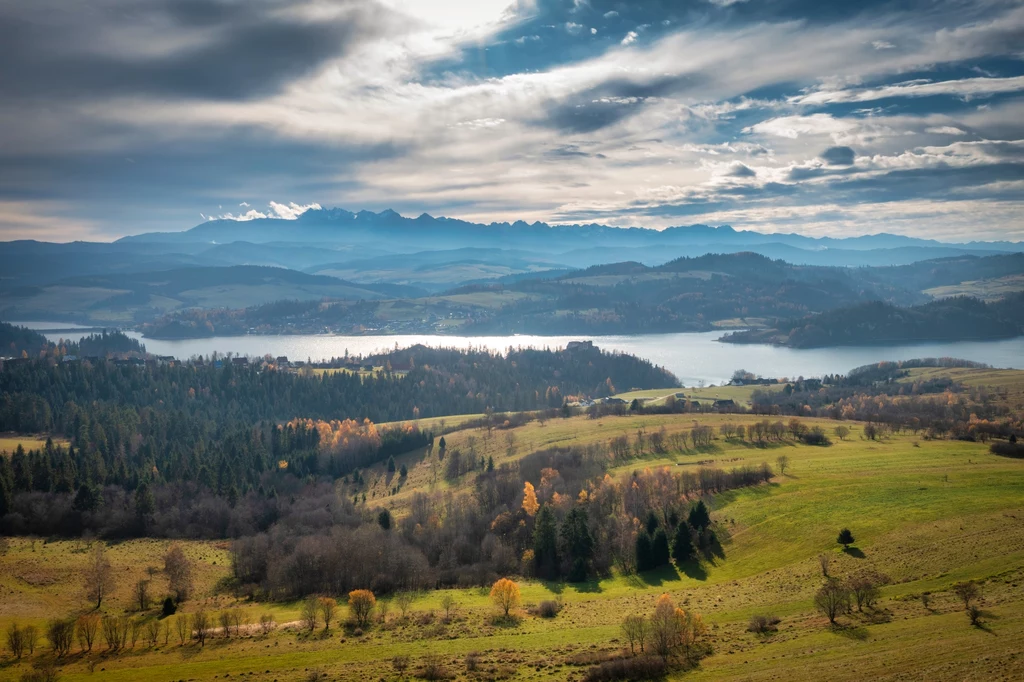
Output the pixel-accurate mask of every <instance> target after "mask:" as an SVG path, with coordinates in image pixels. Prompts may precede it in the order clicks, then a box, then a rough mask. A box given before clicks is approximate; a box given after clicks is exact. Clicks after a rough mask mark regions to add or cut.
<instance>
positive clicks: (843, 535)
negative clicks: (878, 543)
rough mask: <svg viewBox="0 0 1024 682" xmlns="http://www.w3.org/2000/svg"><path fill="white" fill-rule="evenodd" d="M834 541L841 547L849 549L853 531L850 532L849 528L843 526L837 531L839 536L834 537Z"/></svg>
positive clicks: (852, 540) (852, 541)
mask: <svg viewBox="0 0 1024 682" xmlns="http://www.w3.org/2000/svg"><path fill="white" fill-rule="evenodd" d="M836 542H838V543H839V544H840V545H842V546H843V549H849V547H850V545H852V544H853V543H854V542H855V541H854V539H853V533H851V532H850V529H849V528H844V529H842V530H841V531H839V537H837V538H836Z"/></svg>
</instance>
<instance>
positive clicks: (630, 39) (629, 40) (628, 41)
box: [622, 31, 639, 45]
mask: <svg viewBox="0 0 1024 682" xmlns="http://www.w3.org/2000/svg"><path fill="white" fill-rule="evenodd" d="M638 37H639V36H637V33H636V31H630V32H629V33H627V34H626V37H625V38H623V39H622V44H623V45H632V44H633V43H635V42H636V39H637V38H638Z"/></svg>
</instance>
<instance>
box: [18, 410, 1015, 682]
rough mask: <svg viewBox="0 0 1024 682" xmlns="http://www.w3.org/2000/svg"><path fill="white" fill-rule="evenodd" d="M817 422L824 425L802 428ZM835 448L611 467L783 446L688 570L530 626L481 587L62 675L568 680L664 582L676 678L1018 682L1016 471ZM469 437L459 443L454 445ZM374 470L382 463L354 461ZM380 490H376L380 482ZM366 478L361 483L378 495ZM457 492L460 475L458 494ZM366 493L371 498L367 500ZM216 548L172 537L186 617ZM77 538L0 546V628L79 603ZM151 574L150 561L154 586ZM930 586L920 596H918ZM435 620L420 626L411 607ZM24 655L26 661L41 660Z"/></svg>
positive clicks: (589, 437) (543, 588)
mask: <svg viewBox="0 0 1024 682" xmlns="http://www.w3.org/2000/svg"><path fill="white" fill-rule="evenodd" d="M753 420H754V417H748V416H734V415H691V414H684V415H664V416H647V417H638V416H628V417H605V418H602V419H599V420H590V419H586V418H584V417H577V418H572V419H566V420H562V419H558V420H552V421H548V422H546V423H539V422H532V423H530V424H527V425H524V426H522V427H520V428H517V429H514V430H512V432H513V433H514V434H515V438H514V443H513V444H512V446H511V448H510V446H509V444H508V442H507V440H506V438H505V436H504V434H505V433H506V432H501V431H497V432H495V433H494V434H492V435H491V436H486V435H485V434H486V431H485V430H483V429H476V430H469V431H459V432H456V433H452V434H449V435H448V436H447V440H448V443H449V448H453V447H460V448H463V449H464V450H465V449H467V448H469V447H470V445H472V446H473V447H474V448H475V450H476V451H477V452H478V453H480V454H484V455H487V456H492V457H494V458H495V460H496V462H497V463H499V464H500V463H501V462H505V461H511V460H513V459H516V458H518V457H521V456H523V455H524V454H527V453H529V452H532V451H534V450H537V449H540V448H543V447H548V446H551V445H556V444H568V443H586V442H594V443H601V442H605V441H607V440H608V439H609V438H611V437H613V436H615V435H618V434H621V433H630V432H633V431H635V430H636V429H637V428H640V427H643V428H645V429H647V430H648V431H652V430H655V429H660V428H661V427H664V428H665V429H666V431H667V432H669V433H671V432H672V431H674V430H685V429H689V428H692V426H693V425H694V423H695V422H697V423H701V424H711V425H714V426H718V425H720V424H721V423H723V422H725V421H731V422H734V423H744V422H750V421H753ZM806 421H807V423H808V424H814V423H817V424H821V425H823V426H824V427H826V429H827V430H829V431H830V430H831V427H832V426H834V423H831V422H827V421H824V420H806ZM851 426H852V427H853V433H852V434H851V435H850V436H849V437H848V438H847V439H846V440H845V441H838V440H836V441H835V442H834V444H833V445H832V446H830V447H811V446H804V445H795V444H790V443H786V444H776V445H773V446H770V447H755V446H753V445H751V444H749V443H743V442H738V441H724V440H721V439H716V440H715V441H714V444H713V445H712V446H710V447H706V448H702V449H701V450H700V451H687V452H671V453H666V454H664V455H659V456H649V457H647V458H646V459H644V460H641V461H635V462H629V463H626V464H624V465H623V466H620V467H618V468H615V469H613V470H612V475H617V476H625V475H628V474H629V472H630V471H631V470H633V469H635V468H644V467H656V466H662V465H664V466H672V467H676V466H695V464H696V462H698V461H700V462H705V463H707V462H713V463H714V464H715V465H716V466H720V467H722V468H729V467H731V466H737V465H740V464H742V463H754V464H757V463H760V462H762V461H768V462H770V463H773V465H774V462H775V459H776V458H777V457H778V456H779V455H780V454H785V455H787V456H788V457H789V460H790V467H789V469H788V470H787V473H786V475H785V476H778V475H777V476H776V477H775V478H774V479H773V481H772V482H771V483H769V484H767V485H762V486H758V487H755V488H747V489H741V490H736V491H732V492H729V493H724V494H720V495H717V496H715V497H714V498H713V500H712V504H711V506H712V509H713V518H714V519H715V521H716V522H717V525H718V528H719V535H720V537H721V538H722V539H723V550H724V556H720V557H716V558H714V559H713V560H709V561H705V562H704V563H703V564H702V565H701V568H700V570H699V571H690V572H689V574H680V573H677V572H676V571H675V570H674V569H671V570H669V569H662V570H660V571H658V572H654V573H652V574H643V575H639V576H625V575H616V576H613V577H611V578H608V579H605V580H601V581H594V582H590V583H584V584H581V585H577V586H573V585H568V584H547V583H540V582H528V581H524V582H523V597H524V602H526V603H527V604H533V603H537V602H539V601H540V600H542V599H554V598H559V599H561V600H562V601H563V602H564V605H565V607H564V609H563V611H562V612H561V613H560V614H559V615H558V617H557V618H554V619H552V620H545V619H541V618H537V617H534V616H530V615H524V617H523V619H522V621H521V622H520V624H519V625H518V627H504V626H501V627H499V626H495V625H493V624H491V619H490V617H491V614H492V608H491V607H490V605H489V603H488V599H487V592H486V590H482V589H478V588H473V589H467V590H453V591H450V592H434V593H430V594H428V595H420V596H419V597H418V598H417V599H416V601H415V602H414V604H413V607H412V610H413V612H414V616H413V617H410V618H409V619H406V620H405V621H403V620H401V619H399V618H398V616H397V614H396V613H395V612H394V610H392V614H391V619H390V620H389V621H388V622H387V623H386V624H384V625H380V624H377V625H375V626H373V627H372V628H371V629H370V630H368V631H367V632H366V633H364V634H362V635H361V636H357V635H355V634H353V633H352V632H351V631H344V630H340V629H338V628H337V627H335V628H334V629H332V633H331V634H330V635H329V636H324V637H322V638H321V637H319V636H317V637H315V638H312V639H308V638H305V637H300V636H299V634H298V633H297V632H296V631H295V630H294V629H293V628H288V627H285V628H281V629H279V630H278V631H276V632H275V633H273V634H271V635H270V636H269V637H266V638H264V637H262V636H259V635H257V634H255V633H250V634H249V635H247V636H243V637H241V638H237V639H235V638H232V639H226V640H225V639H223V638H220V637H215V638H214V639H213V640H211V641H209V642H207V644H206V646H205V647H204V648H199V647H198V646H196V645H188V646H185V647H182V646H179V645H177V643H176V642H175V641H174V636H173V635H172V637H171V643H170V644H169V645H167V646H164V645H163V644H162V643H161V644H159V645H158V646H156V647H155V648H153V649H150V648H148V647H147V646H146V645H143V644H139V645H137V646H136V647H135V649H133V650H132V651H131V652H128V653H125V654H120V655H108V654H106V653H103V652H102V649H103V647H102V645H101V646H99V647H97V650H94V652H93V653H91V654H77V653H76V654H74V655H72V656H71V657H70V658H69V660H68V661H67V663H66V665H64V677H63V679H66V680H79V679H81V680H85V679H94V678H95V672H96V671H99V672H102V673H103V676H102V679H104V680H135V679H147V680H180V679H189V680H211V679H214V678H217V679H223V678H225V677H228V676H229V675H230V677H231V678H235V677H238V676H243V675H244V676H246V677H251V678H254V679H267V680H272V679H277V680H282V681H283V680H303V679H307V677H308V676H309V672H310V671H311V670H322V671H324V672H325V673H327V674H328V675H329V676H330V677H329V679H344V680H348V679H384V680H392V679H400V678H399V676H398V675H396V674H395V673H394V671H393V669H392V665H391V659H392V658H393V657H395V656H397V655H409V656H411V657H412V668H411V671H414V670H415V668H416V665H417V661H418V660H419V659H420V658H421V657H423V656H425V655H426V654H427V653H439V654H441V655H442V656H443V658H444V660H445V662H446V664H447V667H448V669H449V670H450V671H451V672H452V673H454V674H457V675H458V678H459V679H465V680H473V679H511V680H561V679H581V677H582V673H583V671H584V670H585V667H583V666H580V665H576V664H575V663H577V662H579V661H580V660H581V658H579V656H580V655H581V654H588V655H589V654H594V653H595V652H602V651H603V652H610V651H614V650H617V649H619V648H620V647H621V646H622V645H623V640H622V637H621V633H620V632H619V628H618V625H619V622H620V621H621V619H622V617H623V615H624V614H628V613H632V612H635V611H645V612H646V611H650V610H651V608H652V607H653V604H654V602H655V600H656V599H657V597H658V595H660V594H661V593H663V592H669V593H670V594H671V595H672V596H673V597H674V598H675V599H676V601H677V602H679V603H681V604H684V605H685V606H686V608H689V609H694V610H696V611H698V612H700V613H702V614H703V617H704V619H705V620H706V622H708V624H709V626H710V628H711V629H710V638H711V643H712V645H713V647H714V653H713V655H711V656H710V657H709V658H706V659H705V660H704V661H703V662H702V664H701V666H700V668H699V669H697V670H695V671H691V672H689V673H685V674H679V676H678V678H679V679H694V680H718V679H735V680H770V679H786V680H818V679H850V680H855V679H865V678H867V677H872V678H879V679H917V680H936V679H978V680H982V679H985V680H988V679H1019V678H1021V677H1022V676H1024V656H1022V654H1021V649H1020V644H1019V643H1020V641H1021V639H1022V637H1024V592H1022V590H1021V586H1022V581H1024V522H1022V521H1024V462H1022V461H1020V460H1013V459H1007V458H1001V457H996V456H993V455H991V454H989V453H988V451H987V448H986V447H985V446H984V445H982V444H975V443H967V442H955V441H926V440H923V439H917V438H916V437H914V436H910V435H904V436H894V437H890V438H887V439H884V440H882V441H878V442H875V441H869V440H864V439H863V437H862V431H861V428H860V426H859V425H856V424H852V425H851ZM471 439H473V440H472V441H471ZM425 454H426V453H423V452H418V453H410V454H409V455H406V456H405V457H403V458H400V459H401V461H402V463H406V464H407V465H408V466H409V469H410V475H409V478H408V480H407V481H406V482H405V484H404V485H403V487H402V490H401V492H400V493H399V494H398V495H395V496H389V497H387V498H385V499H386V503H387V505H388V506H390V507H392V508H393V510H394V512H395V513H396V514H398V515H401V514H402V512H403V508H404V507H405V504H406V502H407V501H408V499H409V497H410V496H411V493H412V491H414V490H427V489H430V488H432V487H434V488H438V487H442V488H443V487H445V486H446V484H444V483H443V482H441V480H442V479H441V478H440V477H436V478H434V477H432V476H431V469H432V466H433V465H432V464H431V462H430V458H427V457H425ZM374 475H379V476H380V478H381V479H385V478H386V472H384V471H383V469H380V470H378V471H376V472H367V475H366V479H367V480H368V481H370V480H373V476H374ZM393 484H394V483H391V485H393ZM387 485H388V484H387V483H386V482H385V481H384V480H381V482H380V485H379V487H378V488H373V489H372V490H373V492H374V493H375V494H376V493H379V494H380V495H381V496H384V495H386V492H385V491H386V490H387ZM471 485H472V475H470V476H469V477H467V478H466V479H464V480H462V481H461V482H460V484H459V487H462V488H468V487H469V486H471ZM382 501H384V499H378V500H376V502H382ZM845 526H848V527H850V528H851V529H852V530H853V532H854V534H855V535H856V538H857V542H856V543H855V548H856V549H855V550H854V551H852V552H849V553H844V552H843V551H841V549H840V548H839V547H838V545H836V543H835V536H836V534H837V532H838V529H840V528H842V527H845ZM167 544H168V543H167V542H164V541H155V540H138V541H130V542H124V543H120V544H115V545H112V546H111V549H110V553H111V559H112V561H113V562H114V564H115V567H116V568H117V569H118V590H117V593H116V594H115V596H114V598H113V599H112V600H111V601H110V603H109V606H108V607H105V608H108V609H109V611H111V612H121V611H123V610H124V609H126V608H129V605H130V602H131V595H130V588H131V585H133V584H134V581H135V580H137V579H138V578H139V577H140V576H142V575H144V574H145V572H146V569H147V567H148V566H154V567H156V568H157V569H158V568H159V566H160V556H161V555H162V553H163V551H164V550H165V549H166V546H167ZM226 548H227V544H226V543H205V542H192V543H189V552H190V554H191V555H192V556H193V557H194V558H195V559H196V561H197V565H198V566H199V570H198V574H199V575H198V580H197V586H198V588H199V589H198V594H197V597H196V598H195V599H194V600H193V601H191V602H189V604H188V605H187V607H186V608H187V609H188V610H195V609H197V608H200V607H201V608H205V609H208V610H211V611H212V610H217V609H220V608H225V607H227V606H229V605H232V604H235V603H236V602H235V599H234V598H233V597H230V596H228V595H226V594H219V593H218V592H217V589H216V586H217V583H218V580H219V579H220V578H222V577H224V576H227V575H228V573H229V568H230V565H229V555H228V552H227V551H226ZM87 549H88V548H87V544H86V543H85V542H79V541H60V542H51V543H45V542H43V541H42V540H36V541H32V540H28V539H14V540H12V541H11V543H10V548H9V550H8V551H7V553H6V555H4V556H2V557H0V597H2V598H0V627H6V626H7V624H9V623H10V622H11V621H12V620H15V619H16V620H18V621H19V622H22V623H27V622H35V623H37V624H39V625H42V623H43V621H44V620H45V619H46V618H47V617H51V616H53V615H63V614H64V613H68V612H80V611H83V610H85V609H86V608H87V605H86V604H85V602H84V598H83V597H82V596H81V592H80V583H79V570H78V569H80V567H81V566H82V565H83V562H84V561H85V560H86V558H87V557H88V551H87ZM822 553H826V554H828V555H829V556H830V557H832V559H833V566H832V574H833V575H836V576H839V577H843V576H846V575H849V574H851V573H854V572H857V571H861V570H863V569H866V568H870V569H872V570H876V571H879V572H881V573H884V574H885V575H887V576H888V577H889V578H890V584H889V585H888V586H886V587H884V588H883V590H882V599H881V601H880V603H879V605H878V609H877V610H876V611H869V612H865V613H864V614H858V613H856V612H854V614H853V615H850V616H843V617H842V618H841V619H840V620H841V623H842V624H843V627H842V628H836V629H832V628H829V627H827V621H826V620H825V619H824V617H822V616H820V615H819V614H818V613H817V612H816V611H815V610H814V608H813V606H812V595H813V593H814V591H815V590H816V589H817V587H818V586H819V585H820V583H821V575H820V569H819V566H818V559H817V557H818V555H819V554H822ZM964 579H974V580H978V581H980V582H981V583H982V589H983V592H984V601H983V611H984V613H985V615H984V627H983V628H974V627H971V626H970V625H969V623H968V620H967V618H966V616H965V615H964V613H963V609H962V606H960V605H959V604H958V602H957V601H956V599H955V597H954V596H953V595H952V594H951V593H950V591H949V589H950V586H951V585H952V584H953V583H954V582H956V581H959V580H964ZM162 580H163V578H162V575H161V574H160V572H159V570H157V573H156V574H155V576H154V578H153V581H154V583H153V584H154V585H155V586H157V590H158V591H159V590H160V589H161V587H160V586H162V585H163V583H162V582H161V581H162ZM924 592H928V593H930V601H929V603H928V605H927V607H926V606H925V605H924V604H923V603H922V601H921V599H920V598H919V596H920V594H921V593H924ZM448 593H450V594H453V595H454V596H455V599H456V600H457V602H458V604H459V606H458V610H457V615H456V617H455V618H454V619H453V620H452V622H451V623H447V624H444V623H440V622H439V621H438V620H437V618H436V613H437V612H439V610H440V603H441V598H442V596H443V595H444V594H448ZM240 605H241V607H242V608H244V609H245V610H246V612H247V613H248V614H249V616H250V618H252V619H255V618H256V617H258V615H259V614H260V613H264V612H269V613H273V614H274V616H275V618H276V619H277V621H278V622H279V623H282V624H286V623H290V622H293V621H295V620H296V619H297V618H298V607H297V605H295V604H249V603H245V602H241V603H240ZM429 611H434V612H435V618H433V619H432V620H431V621H430V622H429V623H427V622H426V621H427V620H428V619H427V617H426V616H425V615H424V614H426V613H427V612H429ZM754 613H772V614H775V615H777V616H778V617H780V618H781V619H782V621H781V624H780V627H779V631H778V633H777V634H775V635H773V636H770V637H767V638H762V637H759V636H756V635H753V634H750V633H747V632H746V624H747V621H748V619H749V617H750V616H751V615H752V614H754ZM471 651H478V652H481V666H480V667H481V669H483V670H485V671H491V672H489V673H487V675H490V677H486V676H483V677H482V676H481V673H479V672H475V673H467V672H466V668H465V665H464V663H463V659H464V657H465V655H466V654H467V653H468V652H471ZM47 656H48V653H47V647H46V646H45V645H44V646H41V647H40V651H39V652H38V653H37V655H36V656H35V657H34V658H33V660H34V661H36V662H40V661H44V660H47ZM29 665H30V664H29V663H28V662H21V663H17V664H15V663H11V662H8V663H6V667H3V668H0V677H5V678H7V677H10V678H16V676H17V675H20V674H21V672H23V671H25V670H28V669H29Z"/></svg>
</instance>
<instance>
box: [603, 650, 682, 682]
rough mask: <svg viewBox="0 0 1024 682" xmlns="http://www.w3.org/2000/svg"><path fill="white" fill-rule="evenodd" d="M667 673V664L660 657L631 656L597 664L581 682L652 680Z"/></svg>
mask: <svg viewBox="0 0 1024 682" xmlns="http://www.w3.org/2000/svg"><path fill="white" fill-rule="evenodd" d="M667 672H668V664H667V663H666V661H665V659H664V658H661V657H660V656H633V657H630V658H615V659H612V660H610V661H605V662H604V663H599V664H598V665H595V666H593V667H592V668H590V669H589V670H587V674H586V675H584V676H583V680H584V682H606V681H607V682H613V681H615V680H654V679H658V678H661V677H664V676H665V674H666V673H667Z"/></svg>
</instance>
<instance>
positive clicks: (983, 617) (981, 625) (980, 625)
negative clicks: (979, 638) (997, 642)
mask: <svg viewBox="0 0 1024 682" xmlns="http://www.w3.org/2000/svg"><path fill="white" fill-rule="evenodd" d="M990 620H999V616H997V615H996V614H994V613H992V612H991V611H982V612H980V613H979V614H978V621H977V622H976V623H973V624H972V625H973V627H975V628H977V629H978V630H981V631H982V632H987V633H988V634H990V635H992V636H993V637H998V636H999V635H998V634H997V633H996V632H995V631H994V630H993V629H992V627H991V626H990V625H989V624H988V622H987V621H990Z"/></svg>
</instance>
